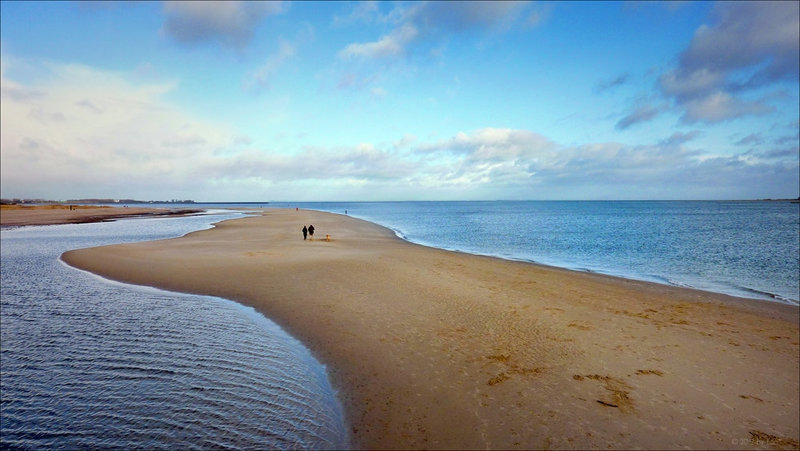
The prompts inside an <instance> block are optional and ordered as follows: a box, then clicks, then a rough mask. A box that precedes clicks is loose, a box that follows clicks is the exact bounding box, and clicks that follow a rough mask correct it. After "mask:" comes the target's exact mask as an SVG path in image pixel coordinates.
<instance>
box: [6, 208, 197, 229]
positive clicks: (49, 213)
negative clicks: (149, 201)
mask: <svg viewBox="0 0 800 451" xmlns="http://www.w3.org/2000/svg"><path fill="white" fill-rule="evenodd" d="M202 211H204V210H203V209H191V208H179V209H168V208H145V207H109V206H94V205H92V206H88V205H36V206H28V205H24V206H23V205H3V206H2V209H0V227H2V228H4V229H5V228H11V227H24V226H43V225H59V224H82V223H89V222H104V221H113V220H116V219H122V218H133V217H146V216H153V217H161V216H186V215H191V214H196V213H200V212H202Z"/></svg>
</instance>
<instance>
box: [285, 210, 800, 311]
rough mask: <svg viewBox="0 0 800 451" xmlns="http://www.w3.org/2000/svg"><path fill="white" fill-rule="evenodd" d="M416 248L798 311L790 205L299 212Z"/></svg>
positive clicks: (795, 231)
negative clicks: (376, 231)
mask: <svg viewBox="0 0 800 451" xmlns="http://www.w3.org/2000/svg"><path fill="white" fill-rule="evenodd" d="M296 205H297V206H300V207H302V208H313V209H319V210H325V211H331V212H335V213H344V211H345V210H347V211H348V214H350V215H351V216H357V217H360V218H363V219H367V220H370V221H373V222H376V223H379V224H382V225H384V226H387V227H390V228H392V229H394V230H395V231H396V232H397V233H398V235H400V236H401V237H403V238H406V239H408V240H410V241H413V242H416V243H420V244H424V245H428V246H433V247H439V248H444V249H451V250H458V251H464V252H469V253H475V254H483V255H493V256H498V257H503V258H509V259H518V260H527V261H534V262H539V263H543V264H548V265H553V266H559V267H565V268H571V269H578V270H584V271H595V272H600V273H605V274H611V275H617V276H622V277H627V278H633V279H640V280H648V281H654V282H660V283H668V284H673V285H679V286H688V287H693V288H699V289H703V290H708V291H715V292H720V293H726V294H732V295H736V296H743V297H750V298H757V299H768V300H773V301H781V302H788V303H792V304H797V303H798V299H800V282H798V279H800V276H799V275H798V274H800V262H799V257H798V256H799V255H800V204H796V203H790V202H694V201H680V202H641V201H631V202H535V201H532V202H365V203H294V204H274V205H273V206H296Z"/></svg>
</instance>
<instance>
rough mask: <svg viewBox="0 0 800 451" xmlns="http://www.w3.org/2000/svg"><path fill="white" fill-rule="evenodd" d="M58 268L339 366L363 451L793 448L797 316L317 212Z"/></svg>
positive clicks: (112, 249)
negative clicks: (212, 303) (235, 307)
mask: <svg viewBox="0 0 800 451" xmlns="http://www.w3.org/2000/svg"><path fill="white" fill-rule="evenodd" d="M308 224H314V226H315V228H316V233H315V236H314V240H313V241H311V240H308V241H303V237H302V233H301V228H302V227H303V225H308ZM326 235H329V236H330V239H329V240H326V239H325V237H326ZM62 258H63V259H64V260H65V261H66V262H67V263H69V264H71V265H74V266H76V267H79V268H82V269H86V270H89V271H92V272H94V273H97V274H101V275H103V276H106V277H109V278H112V279H116V280H121V281H126V282H132V283H137V284H144V285H152V286H158V287H161V288H166V289H170V290H176V291H183V292H190V293H200V294H208V295H214V296H220V297H225V298H228V299H233V300H236V301H239V302H241V303H243V304H247V305H251V306H253V307H255V308H256V309H258V310H259V311H261V312H262V313H264V314H265V315H266V316H268V317H269V318H271V319H273V320H275V321H276V322H277V323H278V324H280V325H281V326H283V327H284V328H285V329H286V330H287V331H288V332H289V333H291V334H292V335H294V336H295V337H297V338H298V339H300V340H301V341H302V342H304V343H305V344H306V345H307V346H308V347H309V348H310V349H311V350H312V352H313V353H314V354H315V355H316V356H317V358H318V359H319V360H320V361H321V362H322V363H323V364H325V365H326V366H327V368H328V372H329V374H330V378H331V382H332V384H333V386H334V388H335V389H337V390H338V392H339V397H340V400H341V401H342V403H343V406H344V408H345V412H346V414H347V417H348V418H347V421H348V427H349V428H350V431H351V437H352V438H351V440H352V443H353V444H354V446H356V447H358V448H395V449H399V448H403V449H423V448H434V449H441V448H458V449H464V448H469V449H477V448H487V449H488V448H492V449H532V448H573V449H574V448H617V449H619V448H686V447H688V448H695V449H741V448H745V449H765V448H766V449H771V448H776V449H783V448H788V449H791V448H797V447H798V446H800V445H798V440H799V438H798V436H799V435H800V433H799V432H798V429H799V427H800V426H798V425H799V424H800V408H799V407H798V399H799V398H800V393H799V391H800V390H799V389H800V383H799V381H798V375H799V373H800V370H799V368H800V363H799V360H800V334H799V332H798V308H797V307H794V306H789V305H782V304H777V303H769V302H764V301H755V300H746V299H739V298H734V297H730V296H724V295H717V294H712V293H706V292H701V291H695V290H689V289H683V288H676V287H670V286H664V285H658V284H652V283H646V282H638V281H631V280H625V279H619V278H613V277H607V276H602V275H598V274H589V273H579V272H573V271H567V270H561V269H557V268H549V267H543V266H539V265H533V264H528V263H522V262H512V261H505V260H501V259H495V258H489V257H481V256H474V255H468V254H462V253H456V252H448V251H442V250H437V249H432V248H427V247H424V246H419V245H414V244H410V243H408V242H405V241H402V240H400V239H398V238H396V237H395V235H394V234H393V233H392V232H391V231H390V230H388V229H385V228H382V227H380V226H376V225H374V224H371V223H369V222H366V221H361V220H357V219H353V218H349V217H346V216H342V215H336V214H330V213H321V212H314V211H295V210H268V211H266V212H264V213H263V215H262V216H254V217H247V218H243V219H236V220H231V221H226V222H223V223H221V224H218V225H217V227H216V228H214V229H210V230H205V231H199V232H194V233H191V234H189V235H187V236H185V237H182V238H177V239H170V240H163V241H158V242H149V243H136V244H124V245H114V246H107V247H100V248H94V249H85V250H77V251H71V252H68V253H66V254H64V256H63V257H62Z"/></svg>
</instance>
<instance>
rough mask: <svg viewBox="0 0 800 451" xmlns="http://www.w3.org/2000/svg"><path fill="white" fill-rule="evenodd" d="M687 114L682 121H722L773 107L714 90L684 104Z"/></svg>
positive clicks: (755, 113) (762, 112) (758, 112)
mask: <svg viewBox="0 0 800 451" xmlns="http://www.w3.org/2000/svg"><path fill="white" fill-rule="evenodd" d="M684 107H685V114H684V116H683V118H682V121H683V122H685V123H694V122H701V121H704V122H721V121H724V120H728V119H733V118H737V117H741V116H748V115H761V114H766V113H769V112H770V111H772V108H771V107H769V106H767V105H765V104H763V103H761V102H747V101H743V100H739V99H737V98H735V97H733V96H731V95H730V94H727V93H724V92H720V91H717V92H713V93H711V94H709V95H708V96H706V97H702V98H698V99H692V100H689V101H688V102H686V103H685V104H684Z"/></svg>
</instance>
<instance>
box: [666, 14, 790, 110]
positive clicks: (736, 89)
mask: <svg viewBox="0 0 800 451" xmlns="http://www.w3.org/2000/svg"><path fill="white" fill-rule="evenodd" d="M714 15H715V18H716V21H715V23H714V24H713V25H703V26H701V27H700V28H698V29H697V31H696V33H695V35H694V37H693V39H692V42H691V43H690V44H689V47H688V48H687V49H686V50H685V51H684V52H683V53H682V54H681V55H680V61H679V64H678V67H676V68H675V69H672V70H670V71H668V72H666V73H664V74H663V75H662V76H661V77H660V80H659V82H660V87H661V91H662V93H663V94H664V95H666V96H667V97H669V98H672V99H674V100H675V103H676V105H677V106H678V107H679V108H681V109H683V110H684V116H683V121H684V122H690V123H691V122H708V123H714V122H721V121H725V120H729V119H733V118H738V117H742V116H748V115H759V114H764V113H765V112H768V111H771V108H770V107H769V106H768V105H767V104H766V103H765V102H764V101H763V100H762V101H752V100H751V101H747V100H744V99H742V98H741V93H743V92H745V91H751V90H754V89H759V88H764V87H770V86H773V85H774V84H775V83H780V82H784V81H788V82H794V83H796V82H797V79H798V78H799V77H800V56H799V55H800V3H798V2H723V3H719V4H717V5H716V6H715V9H714Z"/></svg>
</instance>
